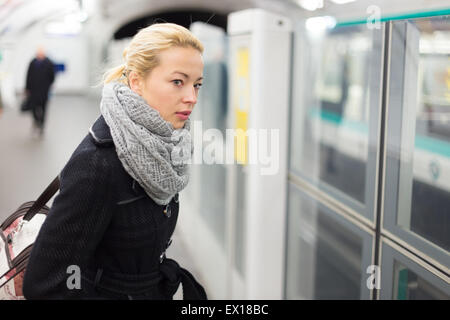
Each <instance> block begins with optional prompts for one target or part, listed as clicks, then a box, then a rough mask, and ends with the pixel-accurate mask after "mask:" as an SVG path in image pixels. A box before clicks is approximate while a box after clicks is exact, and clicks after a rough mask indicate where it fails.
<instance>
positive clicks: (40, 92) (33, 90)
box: [25, 58, 55, 105]
mask: <svg viewBox="0 0 450 320" xmlns="http://www.w3.org/2000/svg"><path fill="white" fill-rule="evenodd" d="M54 80H55V67H54V65H53V63H52V62H51V61H50V59H48V58H45V59H43V60H38V59H36V58H34V59H33V60H32V61H31V62H30V64H29V66H28V71H27V79H26V85H25V88H26V89H27V90H28V91H29V94H30V98H31V101H32V102H33V104H35V105H39V104H40V105H42V104H44V105H45V103H46V102H47V98H48V91H49V90H50V86H51V85H52V83H53V81H54Z"/></svg>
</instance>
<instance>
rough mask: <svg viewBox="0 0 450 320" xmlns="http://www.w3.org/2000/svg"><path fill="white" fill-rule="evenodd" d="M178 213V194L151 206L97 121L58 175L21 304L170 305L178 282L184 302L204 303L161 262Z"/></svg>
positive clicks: (196, 289) (184, 278) (183, 274)
mask: <svg viewBox="0 0 450 320" xmlns="http://www.w3.org/2000/svg"><path fill="white" fill-rule="evenodd" d="M178 209H179V203H178V195H176V196H175V197H174V198H173V199H172V200H171V202H170V203H169V204H168V205H167V206H164V205H158V204H156V203H155V202H154V201H153V200H152V199H151V198H150V197H149V196H148V195H147V194H146V193H145V192H144V190H143V189H142V188H141V187H140V185H139V184H138V183H137V182H136V181H135V180H133V179H132V178H131V176H130V175H129V174H128V173H127V172H126V171H125V169H124V168H123V166H122V164H121V162H120V160H119V159H118V157H117V153H116V151H115V148H114V144H113V141H112V138H111V133H110V131H109V128H108V126H107V124H106V122H105V120H104V119H103V117H102V116H101V117H100V118H99V119H98V120H97V121H96V122H95V123H94V125H93V126H92V128H91V130H90V133H89V134H88V135H87V136H86V137H85V138H84V140H83V141H82V142H81V144H80V145H79V146H78V148H77V149H76V150H75V152H74V153H73V155H72V156H71V158H70V160H69V161H68V163H67V164H66V166H65V167H64V169H63V170H62V172H61V174H60V192H59V194H58V195H57V196H56V198H55V199H54V202H53V205H52V207H51V209H50V212H49V214H48V216H47V218H46V220H45V222H44V224H43V225H42V228H41V230H40V232H39V235H38V237H37V239H36V242H35V244H34V246H33V249H32V252H31V256H30V259H29V262H28V265H27V269H26V272H25V277H24V285H23V292H24V296H25V298H27V299H70V298H75V299H96V298H100V299H101V298H106V299H128V298H130V299H131V298H132V299H171V298H172V296H173V294H174V293H175V292H176V290H177V288H178V285H179V284H180V281H181V283H182V284H183V291H184V297H185V299H206V294H205V292H204V290H203V288H202V287H201V286H200V285H199V284H198V283H197V282H196V281H195V279H194V278H193V277H192V275H191V274H190V273H189V272H188V271H186V270H185V269H183V268H180V267H179V266H178V264H177V263H176V262H175V261H173V260H171V259H167V258H165V250H166V248H167V247H168V245H169V244H170V237H171V235H172V233H173V231H174V229H175V225H176V222H177V218H178ZM71 266H72V267H71ZM73 266H75V267H79V270H80V274H81V288H80V289H77V288H76V280H74V279H75V278H74V276H76V271H74V270H75V269H73V268H74V267H73ZM68 282H69V286H68ZM70 284H71V285H70ZM74 286H75V288H74ZM69 287H71V288H72V289H69Z"/></svg>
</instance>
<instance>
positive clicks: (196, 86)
mask: <svg viewBox="0 0 450 320" xmlns="http://www.w3.org/2000/svg"><path fill="white" fill-rule="evenodd" d="M201 86H202V83H197V84H195V85H194V88H195V89H200V87H201Z"/></svg>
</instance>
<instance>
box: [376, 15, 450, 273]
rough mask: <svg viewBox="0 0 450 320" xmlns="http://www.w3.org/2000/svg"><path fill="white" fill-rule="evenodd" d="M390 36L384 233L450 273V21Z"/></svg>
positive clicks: (424, 23) (396, 26) (413, 24)
mask: <svg viewBox="0 0 450 320" xmlns="http://www.w3.org/2000/svg"><path fill="white" fill-rule="evenodd" d="M392 30H393V31H392V50H391V51H392V56H391V74H390V83H391V85H390V96H389V103H388V133H387V140H386V142H387V168H386V188H385V194H386V202H385V213H384V215H385V219H384V220H385V227H386V228H387V229H388V230H390V231H393V232H394V233H395V235H396V236H400V237H402V238H403V239H404V240H406V241H407V242H408V243H410V244H412V245H413V246H414V247H415V248H418V249H419V250H421V251H423V252H424V253H425V254H427V255H429V256H431V257H432V258H434V259H436V260H438V261H439V262H440V263H442V264H443V265H446V266H448V265H449V262H450V255H449V251H450V232H449V230H450V18H449V17H448V16H444V17H435V18H426V19H417V20H409V21H399V22H395V23H393V29H392ZM404 39H406V41H404ZM402 40H403V41H402ZM405 44H406V45H405ZM416 92H417V94H416ZM394 188H395V189H394Z"/></svg>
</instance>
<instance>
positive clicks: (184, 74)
mask: <svg viewBox="0 0 450 320" xmlns="http://www.w3.org/2000/svg"><path fill="white" fill-rule="evenodd" d="M174 73H179V74H181V75H183V76H184V77H185V78H186V79H189V76H188V75H187V74H186V73H184V72H181V71H174V72H172V74H174ZM202 79H203V77H200V78H198V79H197V81H198V80H202Z"/></svg>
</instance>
